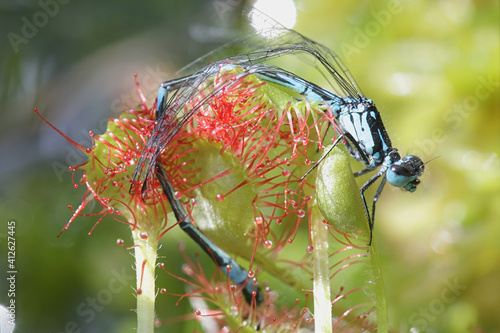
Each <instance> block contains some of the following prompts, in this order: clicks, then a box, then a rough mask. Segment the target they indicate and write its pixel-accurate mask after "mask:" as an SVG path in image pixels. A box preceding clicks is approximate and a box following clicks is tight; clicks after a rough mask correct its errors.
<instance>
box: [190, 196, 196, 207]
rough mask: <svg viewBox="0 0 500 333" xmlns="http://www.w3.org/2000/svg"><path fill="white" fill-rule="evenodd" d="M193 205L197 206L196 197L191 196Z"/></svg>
mask: <svg viewBox="0 0 500 333" xmlns="http://www.w3.org/2000/svg"><path fill="white" fill-rule="evenodd" d="M191 205H192V206H193V207H194V206H196V199H195V198H191Z"/></svg>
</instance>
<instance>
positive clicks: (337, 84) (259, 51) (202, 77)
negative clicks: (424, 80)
mask: <svg viewBox="0 0 500 333" xmlns="http://www.w3.org/2000/svg"><path fill="white" fill-rule="evenodd" d="M250 15H261V14H258V13H255V12H251V13H250ZM266 20H267V21H268V22H269V21H271V20H270V19H268V18H266ZM263 36H264V37H263ZM269 36H271V37H269ZM234 45H244V46H245V47H247V52H245V53H243V54H239V55H235V56H230V57H226V58H223V59H221V60H217V61H213V62H211V63H209V64H208V65H204V66H203V67H201V69H199V70H197V71H194V73H192V74H190V75H188V76H184V77H181V78H178V79H174V80H170V81H166V82H164V83H162V84H161V85H160V88H159V92H158V100H157V123H156V126H155V129H154V130H153V133H152V135H151V137H150V139H149V141H148V143H147V146H146V149H145V151H144V153H143V154H142V156H141V159H140V160H139V163H138V167H137V169H136V171H135V174H134V184H135V185H137V184H139V185H140V184H143V185H142V186H143V190H145V189H146V188H147V186H148V184H149V183H150V181H151V180H152V177H154V176H155V175H157V177H158V178H159V180H160V184H161V186H162V187H163V190H164V192H165V193H166V195H167V197H168V199H169V202H170V204H171V205H172V209H173V210H174V212H175V215H176V218H177V219H178V220H179V221H183V223H182V225H181V227H182V228H183V230H184V231H186V232H187V233H188V234H189V236H190V237H191V238H193V239H194V240H195V241H196V242H197V243H198V244H199V245H200V246H201V247H202V248H203V249H204V250H205V251H206V252H207V253H209V254H210V255H211V256H212V257H213V258H214V260H215V262H216V263H217V264H218V265H219V267H220V268H221V270H222V271H224V272H225V273H227V274H228V276H229V277H230V278H231V279H232V280H233V281H234V282H235V283H237V284H238V285H240V287H241V288H242V289H243V292H244V294H245V297H246V299H247V301H249V300H251V295H252V292H254V289H255V288H254V284H253V283H249V282H248V278H247V276H246V271H245V270H244V269H243V268H241V267H240V266H239V265H237V264H236V262H234V260H233V259H231V257H229V255H227V254H226V253H225V252H224V251H222V250H221V249H220V248H219V247H218V246H217V245H215V244H214V243H213V242H211V241H210V240H209V239H208V238H207V237H205V236H204V235H203V234H202V233H201V231H200V230H198V229H197V228H196V227H195V226H194V225H193V224H192V223H191V221H190V220H189V219H188V218H187V214H186V212H185V211H184V209H183V207H182V205H181V204H180V203H179V202H178V201H177V200H176V199H175V197H174V194H173V193H174V189H173V188H172V185H171V184H170V183H169V180H168V179H167V178H166V175H165V173H164V172H162V166H161V165H160V164H159V163H157V159H158V157H159V155H160V154H161V153H162V152H163V151H164V150H165V149H168V145H169V144H170V142H171V141H172V139H173V138H174V136H175V135H176V134H177V133H178V131H179V130H180V129H182V128H183V126H185V124H186V123H187V122H188V121H189V120H190V119H191V117H192V116H193V115H194V114H195V113H196V112H198V110H199V109H200V108H201V107H202V106H204V105H205V104H206V103H208V102H209V101H210V99H211V98H213V96H215V95H217V94H218V93H219V92H220V90H221V89H224V87H228V86H231V85H233V84H236V82H238V78H243V77H245V76H248V75H255V76H257V77H258V78H260V79H261V80H263V81H265V82H270V83H273V84H276V85H279V86H282V87H285V88H288V89H291V90H293V91H295V92H296V93H297V95H298V96H300V98H302V99H304V100H308V101H311V102H320V104H321V105H322V109H323V111H324V112H325V113H328V114H330V115H332V118H331V119H332V125H333V126H334V127H335V129H336V130H337V132H338V134H339V136H338V138H337V139H336V140H335V141H334V142H333V145H332V147H331V148H330V150H331V149H333V147H335V146H336V145H337V144H338V143H339V142H340V141H341V140H342V141H343V143H344V144H345V145H346V147H347V149H348V151H349V152H350V154H351V155H352V157H353V158H355V159H356V160H358V161H360V162H362V163H363V164H364V166H365V169H363V170H361V171H358V172H356V173H355V174H354V175H355V176H360V175H363V174H366V173H368V172H370V171H374V170H377V169H378V170H377V172H376V173H375V174H374V175H373V176H372V177H371V178H370V179H369V180H368V181H367V182H366V183H365V184H364V185H363V186H362V187H361V190H360V195H361V198H362V201H363V204H364V208H365V211H366V215H367V218H368V222H369V227H370V236H369V239H370V240H369V244H371V241H372V230H373V226H374V217H375V204H376V202H377V200H378V198H379V196H380V194H381V192H382V190H383V188H384V186H385V184H386V182H389V183H390V184H391V185H393V186H395V187H400V188H402V189H404V190H407V191H410V192H413V191H415V190H416V188H417V185H418V184H419V183H420V180H419V176H420V175H421V174H422V172H423V170H424V163H423V162H422V161H421V160H420V158H418V157H416V156H413V155H408V156H405V157H403V158H401V156H400V155H399V153H398V150H397V149H396V148H394V147H392V144H391V140H390V139H389V136H388V134H387V131H386V129H385V127H384V124H383V122H382V119H381V117H380V114H379V112H378V110H377V108H376V107H375V104H374V103H373V102H372V100H371V99H368V98H366V97H365V96H364V94H363V93H362V91H361V89H360V88H359V87H358V85H357V84H356V82H355V80H354V78H353V77H352V75H351V73H350V72H349V71H348V69H347V68H346V67H345V65H344V64H343V63H342V62H341V60H340V58H339V57H338V56H337V55H336V54H335V53H334V52H333V51H331V50H329V49H328V48H327V47H325V46H323V45H322V44H319V43H317V42H315V41H312V40H310V39H308V38H307V37H304V36H303V35H301V34H300V33H298V32H296V31H293V30H290V29H287V28H285V27H283V26H281V25H279V24H278V23H275V22H274V23H273V24H272V25H271V26H270V27H269V28H266V31H259V32H258V33H257V34H255V33H254V34H253V35H252V37H249V38H245V39H240V40H237V41H235V42H232V43H230V46H234ZM226 48H227V46H226ZM285 55H308V56H309V57H310V58H312V59H313V60H314V61H315V62H316V63H317V64H318V66H316V67H311V68H315V69H318V70H319V71H320V73H321V74H322V75H323V77H324V78H325V79H326V80H327V81H328V82H329V84H330V86H331V88H332V91H330V90H327V89H325V88H322V87H320V86H319V85H317V84H314V83H313V82H311V81H309V80H306V79H304V78H302V77H300V76H298V75H296V74H294V73H292V72H291V71H288V70H285V69H283V68H281V67H277V66H275V65H272V64H270V63H269V61H271V60H276V59H277V58H280V57H282V56H285ZM204 61H205V58H201V60H198V61H197V62H196V63H195V64H194V66H199V65H200V64H202V63H203V62H204ZM192 66H193V65H192ZM236 66H237V67H238V68H240V69H241V72H240V73H239V74H237V75H236V78H235V77H233V78H232V79H231V80H228V81H227V82H224V84H221V85H219V86H218V88H215V89H214V90H213V91H211V92H210V93H209V94H207V95H204V96H199V90H198V87H199V86H200V85H202V84H204V82H206V80H209V79H210V78H212V77H214V75H216V73H218V72H219V71H220V70H221V69H227V70H230V69H231V68H233V67H236ZM186 105H193V106H192V107H190V108H189V109H187V110H186V108H185V106H186ZM326 154H328V152H326ZM326 154H325V155H323V157H324V156H326ZM320 161H321V160H320ZM320 161H318V162H317V163H319V162H320ZM316 165H317V164H316ZM311 170H312V169H311ZM309 172H310V171H309ZM309 172H308V173H309ZM306 175H307V174H306ZM306 175H304V176H303V177H302V178H304V177H305V176H306ZM379 178H382V180H381V182H380V185H379V187H378V189H377V191H376V193H375V195H374V197H373V204H372V211H371V214H370V210H369V208H368V204H367V200H366V197H365V192H366V190H367V189H368V188H369V187H370V186H371V185H372V184H374V182H375V181H377V180H378V179H379ZM228 264H231V265H232V266H233V267H235V269H233V270H231V271H229V272H228V271H227V269H226V267H227V265H228ZM254 294H255V293H254ZM260 297H261V296H260V295H258V296H257V302H260V300H261V298H260Z"/></svg>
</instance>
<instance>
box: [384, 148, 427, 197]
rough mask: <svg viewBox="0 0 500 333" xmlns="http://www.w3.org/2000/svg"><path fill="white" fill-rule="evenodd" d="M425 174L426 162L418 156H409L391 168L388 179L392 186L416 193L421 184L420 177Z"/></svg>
mask: <svg viewBox="0 0 500 333" xmlns="http://www.w3.org/2000/svg"><path fill="white" fill-rule="evenodd" d="M423 172H424V162H422V160H421V159H420V158H418V157H417V156H413V155H407V156H405V157H403V158H402V159H400V160H399V161H396V162H394V163H393V164H392V165H391V166H390V167H389V169H388V170H387V173H386V178H387V181H388V182H389V183H390V184H391V185H392V186H395V187H401V188H403V189H405V190H406V191H409V192H414V191H415V190H416V189H417V186H418V184H420V179H418V177H420V175H421V174H422V173H423Z"/></svg>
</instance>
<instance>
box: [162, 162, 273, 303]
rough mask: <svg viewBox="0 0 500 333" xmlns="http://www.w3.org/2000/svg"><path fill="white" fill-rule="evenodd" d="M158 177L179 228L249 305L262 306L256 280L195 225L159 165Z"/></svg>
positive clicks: (261, 297) (261, 298) (260, 293)
mask: <svg viewBox="0 0 500 333" xmlns="http://www.w3.org/2000/svg"><path fill="white" fill-rule="evenodd" d="M156 177H157V178H158V181H159V182H160V185H161V187H162V189H163V192H164V193H165V195H166V197H167V199H168V202H169V203H170V206H171V207H172V211H173V212H174V215H175V218H176V219H177V221H178V222H179V227H180V228H181V229H182V230H183V231H184V232H185V233H186V234H187V235H188V236H189V237H191V239H192V240H194V241H195V242H196V244H198V246H200V247H201V248H202V249H203V251H205V252H206V253H207V254H208V255H209V256H210V257H211V258H212V260H213V261H214V262H215V263H216V264H217V266H218V267H219V268H220V270H221V271H222V272H224V273H225V274H226V275H227V276H228V277H229V278H230V279H231V280H232V281H233V282H234V283H236V284H237V285H238V286H239V288H240V289H241V291H242V293H243V296H244V297H245V300H246V301H247V303H248V304H252V302H255V303H256V304H257V305H259V304H261V303H262V302H263V300H264V299H263V296H262V292H261V291H260V289H259V288H258V287H257V286H256V284H255V281H256V280H254V279H253V278H250V277H249V276H248V272H247V271H246V270H245V269H244V268H243V267H241V266H240V265H239V264H238V263H237V262H236V261H235V260H234V259H233V258H232V257H231V256H230V255H229V254H227V253H226V252H225V251H224V250H222V249H221V248H220V247H219V246H217V244H215V243H214V242H213V241H211V240H210V239H209V238H208V237H207V236H205V235H204V234H203V233H202V232H201V231H200V230H199V229H198V228H197V227H196V226H195V225H194V224H193V222H192V220H191V218H190V216H189V215H188V214H187V212H186V210H185V209H184V206H183V205H182V203H181V202H180V201H179V200H177V199H176V198H175V195H174V189H173V187H172V185H171V184H170V182H169V180H168V178H167V175H166V173H165V171H164V170H163V168H162V167H161V165H160V164H159V163H157V164H156Z"/></svg>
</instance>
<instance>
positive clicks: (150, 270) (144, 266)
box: [132, 228, 158, 333]
mask: <svg viewBox="0 0 500 333" xmlns="http://www.w3.org/2000/svg"><path fill="white" fill-rule="evenodd" d="M132 234H133V238H134V244H135V267H136V277H137V332H140V333H153V332H154V323H155V266H156V251H157V248H158V243H157V241H156V239H157V237H156V235H147V236H146V234H145V233H143V232H141V231H140V230H138V229H137V228H136V229H135V230H133V231H132Z"/></svg>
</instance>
